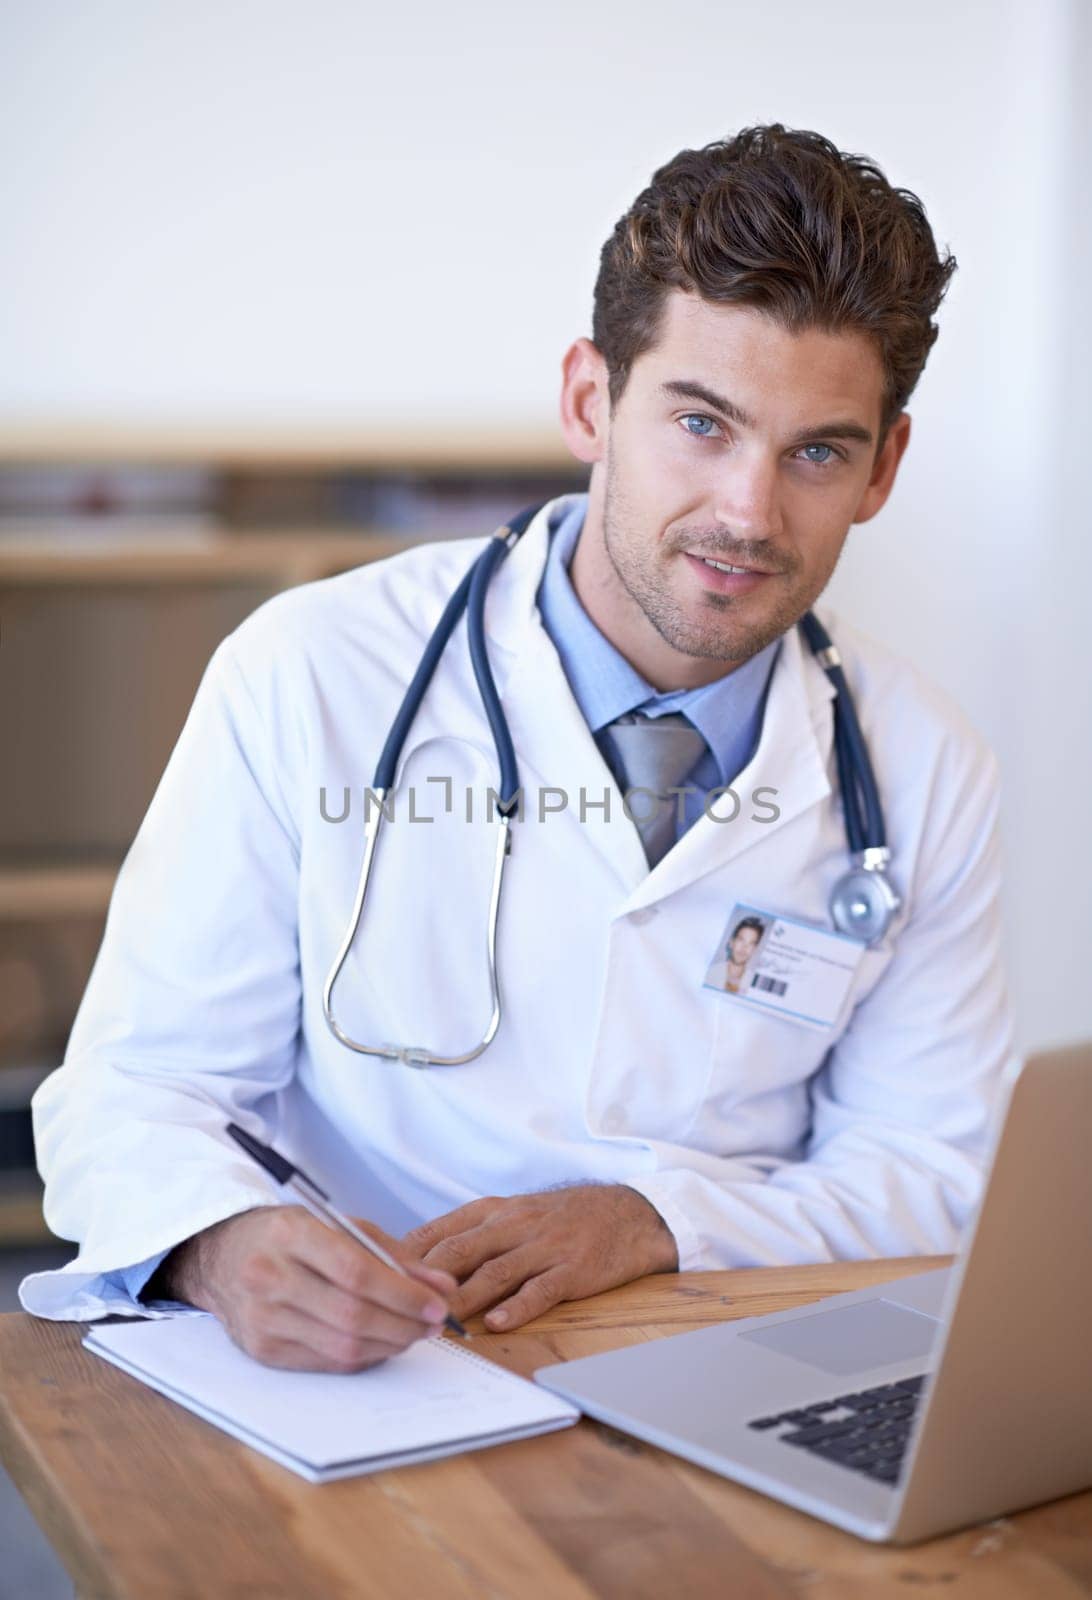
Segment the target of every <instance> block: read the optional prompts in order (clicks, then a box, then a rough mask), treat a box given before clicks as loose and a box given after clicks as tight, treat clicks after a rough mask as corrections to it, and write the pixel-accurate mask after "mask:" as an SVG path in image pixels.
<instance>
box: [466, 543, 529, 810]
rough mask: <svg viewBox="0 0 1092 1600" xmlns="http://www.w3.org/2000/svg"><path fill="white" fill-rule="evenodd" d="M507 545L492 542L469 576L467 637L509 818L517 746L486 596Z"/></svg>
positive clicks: (502, 806) (515, 793)
mask: <svg viewBox="0 0 1092 1600" xmlns="http://www.w3.org/2000/svg"><path fill="white" fill-rule="evenodd" d="M508 549H509V546H508V543H507V541H506V540H503V539H492V540H490V542H489V545H488V547H487V548H486V549H485V550H484V551H483V552H482V554H481V556H480V557H479V559H478V561H477V562H476V563H475V565H474V567H473V569H472V570H471V573H470V592H469V594H468V596H467V602H466V636H467V642H468V644H469V647H470V664H471V666H472V667H473V668H474V677H475V678H476V680H477V684H478V693H479V694H480V695H481V697H482V705H483V707H484V708H485V714H486V716H487V717H488V719H489V727H490V730H491V732H492V734H493V743H494V744H495V745H496V748H497V765H498V766H499V768H500V790H499V792H498V796H497V809H498V810H499V811H500V813H501V815H502V816H505V817H506V816H508V815H509V813H510V812H511V811H512V809H513V807H514V806H515V805H516V803H517V801H518V799H519V767H518V765H517V763H516V751H515V746H514V745H513V743H512V735H511V733H510V732H509V728H508V720H507V718H506V717H505V715H504V712H503V710H502V709H501V703H500V696H499V695H498V693H497V685H496V683H495V682H494V681H493V669H492V667H491V666H490V665H489V651H488V649H487V647H486V642H485V592H486V590H487V588H488V587H489V580H490V578H491V577H492V576H493V573H494V571H495V569H496V568H497V567H499V566H500V564H501V562H502V561H503V560H504V558H505V556H506V555H507V554H508Z"/></svg>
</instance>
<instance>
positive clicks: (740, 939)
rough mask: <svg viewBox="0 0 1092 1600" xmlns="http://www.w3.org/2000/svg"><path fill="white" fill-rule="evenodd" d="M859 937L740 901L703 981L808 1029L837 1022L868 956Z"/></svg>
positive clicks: (736, 998)
mask: <svg viewBox="0 0 1092 1600" xmlns="http://www.w3.org/2000/svg"><path fill="white" fill-rule="evenodd" d="M864 952H865V946H864V944H863V943H861V941H860V940H859V939H851V938H849V937H848V936H847V935H846V934H843V933H835V932H833V930H831V929H829V928H822V927H817V926H816V925H815V924H814V923H809V922H800V921H798V920H797V919H796V918H795V917H786V916H781V915H779V914H777V913H776V912H772V911H762V910H760V909H759V908H758V907H757V906H750V905H743V904H738V905H735V906H733V907H732V912H731V915H730V916H729V918H728V921H727V923H726V925H725V929H724V932H723V934H722V935H721V938H720V940H719V941H718V943H717V948H716V950H715V951H714V952H713V959H712V961H711V963H710V965H709V969H708V971H707V972H706V974H705V977H704V979H703V980H702V981H703V984H704V986H705V988H707V989H719V990H720V991H721V992H722V993H723V994H725V995H728V996H731V997H732V998H734V999H735V1000H736V1001H738V1002H740V1003H741V1004H743V1005H750V1006H758V1007H759V1008H760V1009H762V1010H764V1011H774V1012H776V1013H777V1014H778V1015H779V1016H781V1017H784V1018H785V1020H786V1021H789V1022H797V1023H799V1024H801V1026H803V1027H805V1028H819V1029H827V1028H830V1027H832V1026H833V1024H834V1023H835V1021H836V1020H837V1018H838V1015H839V1013H840V1012H841V1009H842V1004H843V1002H844V1000H845V998H846V995H847V994H848V993H849V988H850V985H851V984H852V982H853V976H854V973H855V972H856V971H857V968H858V966H859V965H860V962H861V957H862V956H863V955H864Z"/></svg>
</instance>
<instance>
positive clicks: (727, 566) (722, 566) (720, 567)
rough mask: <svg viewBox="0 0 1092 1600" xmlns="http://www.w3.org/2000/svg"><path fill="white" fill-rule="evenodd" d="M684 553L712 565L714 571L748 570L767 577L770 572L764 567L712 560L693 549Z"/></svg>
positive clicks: (758, 575)
mask: <svg viewBox="0 0 1092 1600" xmlns="http://www.w3.org/2000/svg"><path fill="white" fill-rule="evenodd" d="M685 553H686V555H688V556H692V557H693V559H694V560H695V561H701V562H703V563H704V564H705V566H707V567H712V568H713V570H714V572H750V573H753V574H754V575H755V576H756V577H763V578H768V577H771V576H772V573H771V572H770V571H769V570H768V569H767V568H765V567H740V566H733V565H732V563H731V562H728V561H714V559H713V557H712V556H701V555H698V554H697V553H696V552H695V551H693V550H687V551H686V552H685Z"/></svg>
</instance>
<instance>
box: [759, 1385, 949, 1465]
mask: <svg viewBox="0 0 1092 1600" xmlns="http://www.w3.org/2000/svg"><path fill="white" fill-rule="evenodd" d="M925 1382H926V1375H925V1374H924V1373H923V1374H922V1375H921V1377H918V1378H903V1379H902V1381H901V1382H899V1383H884V1384H881V1385H880V1386H879V1387H878V1388H876V1389H861V1390H858V1391H857V1392H855V1393H854V1394H840V1395H836V1396H835V1398H834V1399H833V1400H821V1401H819V1402H818V1404H816V1405H813V1406H802V1407H801V1408H800V1409H798V1410H796V1411H783V1412H782V1413H781V1414H780V1416H774V1417H755V1419H754V1421H753V1422H749V1423H748V1424H747V1426H748V1427H750V1428H756V1429H759V1430H760V1431H761V1430H765V1429H767V1428H776V1427H778V1426H779V1425H787V1426H786V1431H785V1432H784V1433H779V1434H778V1436H777V1437H778V1439H779V1440H780V1441H781V1442H782V1443H784V1444H792V1445H796V1446H797V1447H798V1448H799V1449H801V1450H810V1451H812V1453H813V1454H814V1455H817V1456H822V1457H823V1459H824V1460H825V1461H833V1462H834V1463H835V1464H836V1465H837V1466H839V1467H849V1468H850V1469H851V1470H852V1471H854V1472H863V1473H865V1475H866V1476H867V1477H869V1478H875V1479H876V1481H877V1482H879V1483H895V1482H896V1481H897V1480H898V1476H899V1470H900V1468H901V1466H902V1458H903V1455H904V1453H905V1451H906V1444H907V1440H908V1439H909V1437H910V1429H911V1428H912V1427H913V1425H914V1411H915V1409H916V1407H917V1403H918V1401H919V1399H920V1398H921V1394H922V1391H923V1389H924V1387H925Z"/></svg>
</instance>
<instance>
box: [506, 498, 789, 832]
mask: <svg viewBox="0 0 1092 1600" xmlns="http://www.w3.org/2000/svg"><path fill="white" fill-rule="evenodd" d="M587 505H588V497H587V495H579V496H578V497H576V500H575V503H574V504H573V505H572V507H571V508H570V509H569V510H568V511H567V512H566V514H565V516H564V517H563V518H562V519H561V521H560V522H559V523H558V525H557V527H556V528H555V529H554V530H553V532H552V534H551V537H550V550H549V554H548V556H547V558H546V566H545V568H544V570H543V574H542V581H541V583H540V584H539V589H538V597H537V598H538V608H539V611H540V613H541V616H542V623H543V626H544V627H545V629H546V632H547V633H548V634H549V636H550V639H551V641H552V642H553V644H554V646H555V648H556V650H557V653H558V655H559V656H560V657H561V665H562V667H563V668H564V671H565V676H566V677H567V678H568V680H569V687H570V688H571V689H572V692H573V695H574V697H575V699H576V703H577V705H578V706H579V707H580V709H581V711H582V712H583V714H584V719H585V721H586V722H587V724H588V727H589V728H590V729H591V732H592V734H593V736H594V738H595V742H596V744H597V745H598V746H599V749H600V752H601V753H602V756H603V759H604V760H605V761H606V763H607V765H608V767H610V769H611V771H612V773H613V775H614V778H615V781H616V782H617V783H618V784H619V786H620V787H621V788H623V789H624V788H625V783H624V781H623V776H622V774H621V773H620V772H619V771H618V770H617V767H616V764H615V761H614V757H613V754H612V752H611V751H610V746H609V741H608V739H606V738H605V737H604V736H603V731H604V729H605V728H606V727H607V726H608V724H609V723H611V722H613V721H614V720H615V718H617V717H620V716H623V715H625V713H626V712H629V711H641V712H644V713H645V715H646V716H650V717H659V716H664V715H666V714H667V713H668V712H672V711H681V712H683V713H684V715H685V716H687V717H688V718H689V720H690V721H691V722H692V723H693V725H694V727H695V728H697V730H698V732H699V733H700V734H701V735H702V737H703V738H704V740H705V745H706V748H705V750H704V751H703V752H702V754H701V755H700V756H699V757H698V760H697V762H696V763H695V765H694V767H693V768H692V769H691V771H690V773H689V774H688V775H687V776H686V778H685V779H682V780H680V784H682V783H685V784H686V785H687V787H688V789H689V790H690V792H689V793H688V794H687V795H686V797H685V806H684V807H683V808H682V809H683V818H682V820H681V821H679V822H677V824H676V834H675V837H676V839H678V838H680V837H681V836H682V834H684V833H685V832H686V830H687V828H689V827H691V826H692V825H693V824H694V823H695V822H696V821H697V819H698V818H699V817H700V816H701V814H702V808H703V806H704V804H705V799H706V796H707V795H708V794H709V792H710V790H712V789H716V788H718V787H720V786H722V785H729V784H731V783H733V782H734V780H735V778H736V777H737V776H738V774H739V773H740V772H742V770H743V768H744V767H745V766H746V765H747V763H748V761H749V760H750V759H751V757H752V756H753V755H754V752H755V748H756V746H757V745H758V740H759V735H760V734H761V732H762V716H763V712H764V709H765V705H766V691H767V689H768V688H769V683H770V674H771V672H772V670H773V664H774V661H775V659H776V657H777V652H778V651H779V649H780V648H781V641H780V639H774V640H773V642H772V643H771V644H768V645H767V646H766V648H765V649H764V650H760V651H759V652H758V654H757V655H753V656H752V657H751V658H750V660H749V661H745V662H744V663H743V665H742V666H740V667H736V668H735V670H734V671H733V672H729V673H726V674H725V676H724V677H722V678H716V679H714V681H713V682H712V683H707V684H703V685H702V686H701V688H698V689H672V690H669V691H668V692H667V693H664V694H658V693H657V692H656V690H655V689H653V688H652V686H651V684H649V683H646V681H645V680H644V678H642V677H641V674H640V673H639V672H638V671H637V670H636V669H635V668H634V667H632V666H630V664H629V662H628V661H627V660H626V658H625V657H624V656H623V655H621V654H620V652H619V651H617V650H616V649H615V648H614V646H613V645H612V644H611V642H610V640H609V639H607V638H606V637H605V636H604V635H603V634H602V633H600V631H599V629H598V628H597V627H596V625H595V623H594V622H593V621H592V619H591V618H590V617H589V616H588V613H587V612H586V611H585V610H584V607H583V606H582V605H581V604H580V601H579V600H578V599H577V596H576V591H575V589H574V588H573V586H572V582H571V580H570V578H569V570H568V569H569V563H570V561H571V560H572V557H573V552H574V551H575V549H576V541H577V539H578V538H579V537H580V531H581V529H582V528H583V526H584V517H585V515H586V512H587Z"/></svg>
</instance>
